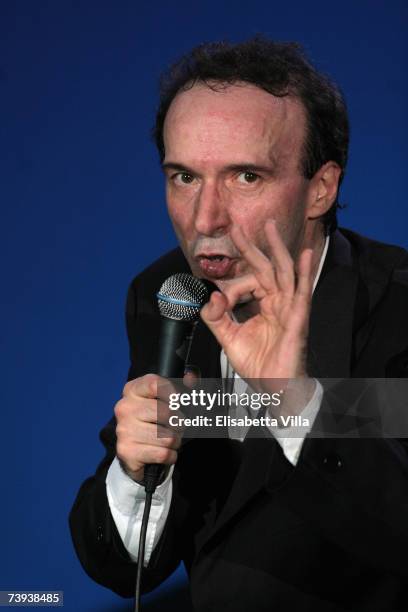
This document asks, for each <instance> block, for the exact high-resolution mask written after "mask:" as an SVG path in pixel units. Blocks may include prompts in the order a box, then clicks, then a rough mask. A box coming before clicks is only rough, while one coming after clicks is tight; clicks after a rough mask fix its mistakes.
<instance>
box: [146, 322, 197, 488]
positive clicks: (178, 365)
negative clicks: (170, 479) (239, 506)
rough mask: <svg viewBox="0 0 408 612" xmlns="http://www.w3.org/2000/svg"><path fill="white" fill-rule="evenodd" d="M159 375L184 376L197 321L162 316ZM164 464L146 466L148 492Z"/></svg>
mask: <svg viewBox="0 0 408 612" xmlns="http://www.w3.org/2000/svg"><path fill="white" fill-rule="evenodd" d="M161 321H162V322H161V331H160V342H159V365H158V371H157V373H158V375H159V376H163V378H183V376H184V370H185V365H186V361H187V358H188V354H189V351H190V346H191V341H192V338H193V332H194V328H195V325H196V323H195V322H191V321H177V320H174V319H168V318H167V317H162V318H161ZM162 470H163V466H162V465H160V464H159V463H149V464H148V465H145V468H144V479H143V481H144V487H145V490H146V493H154V491H155V489H156V487H157V484H158V482H159V478H160V475H161V474H162Z"/></svg>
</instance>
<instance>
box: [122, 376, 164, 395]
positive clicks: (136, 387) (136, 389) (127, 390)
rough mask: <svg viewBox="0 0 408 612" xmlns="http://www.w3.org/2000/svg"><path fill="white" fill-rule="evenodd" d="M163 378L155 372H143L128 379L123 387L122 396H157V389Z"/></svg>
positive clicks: (162, 382)
mask: <svg viewBox="0 0 408 612" xmlns="http://www.w3.org/2000/svg"><path fill="white" fill-rule="evenodd" d="M165 382H167V381H166V379H165V378H162V377H161V376H157V375H156V374H145V375H144V376H141V377H140V378H135V379H134V380H130V381H129V382H128V383H126V385H125V386H124V388H123V397H134V398H139V397H146V398H155V397H157V389H158V386H159V385H160V384H164V383H165Z"/></svg>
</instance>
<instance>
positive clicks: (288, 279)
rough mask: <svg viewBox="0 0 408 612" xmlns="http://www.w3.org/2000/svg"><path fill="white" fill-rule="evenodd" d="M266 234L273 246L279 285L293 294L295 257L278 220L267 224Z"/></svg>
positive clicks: (272, 251)
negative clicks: (288, 247) (284, 240)
mask: <svg viewBox="0 0 408 612" xmlns="http://www.w3.org/2000/svg"><path fill="white" fill-rule="evenodd" d="M265 235H266V238H267V240H268V243H269V246H270V248H271V255H272V257H273V263H274V267H275V274H276V279H277V282H278V286H279V288H280V289H282V291H284V292H285V293H291V294H293V292H294V289H295V272H294V263H293V259H292V257H291V256H290V253H289V251H288V249H287V247H286V245H285V243H284V242H283V240H282V237H281V235H280V233H279V230H278V228H277V225H276V222H275V221H274V220H273V219H270V220H269V221H267V222H266V224H265Z"/></svg>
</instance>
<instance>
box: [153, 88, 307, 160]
mask: <svg viewBox="0 0 408 612" xmlns="http://www.w3.org/2000/svg"><path fill="white" fill-rule="evenodd" d="M249 89H252V90H254V91H255V92H256V93H257V96H251V92H250V91H245V90H249ZM198 90H199V91H198ZM243 90H244V94H245V95H244V96H242V92H243ZM254 100H255V103H254ZM225 102H227V103H225ZM294 103H295V104H294ZM203 104H204V106H203ZM256 107H257V110H256V111H254V108H256ZM299 107H300V110H301V113H300V115H299ZM295 113H296V114H295ZM237 116H238V117H240V118H241V119H240V120H239V121H237ZM299 118H300V125H299ZM304 118H305V112H304V109H303V106H302V104H301V103H300V102H298V100H296V99H294V98H293V97H284V98H280V97H275V96H273V95H271V94H269V93H268V92H266V91H264V90H261V89H260V88H258V87H256V86H252V85H244V86H240V87H239V88H237V87H235V88H234V86H230V87H227V88H225V89H223V90H222V91H214V90H210V89H208V88H206V85H204V84H202V85H197V86H194V87H193V88H192V89H191V90H188V91H187V92H183V93H180V94H178V95H177V96H176V98H175V99H174V101H173V103H172V104H171V106H170V108H169V112H168V115H167V117H166V121H165V126H164V127H165V131H166V132H167V136H168V135H169V133H168V131H167V130H168V129H170V131H171V132H172V134H173V135H177V134H178V135H180V136H182V138H183V140H184V142H185V143H188V141H190V143H192V142H193V141H192V138H191V136H190V131H191V130H193V136H192V137H193V138H194V140H195V142H197V143H198V142H199V143H201V144H202V145H203V146H204V147H206V146H208V151H205V150H201V151H200V152H198V151H197V153H198V154H199V155H200V156H201V158H200V161H202V162H204V161H205V162H211V160H212V161H215V159H214V154H215V153H216V151H218V153H221V155H222V150H223V145H224V141H225V142H226V146H227V147H228V142H230V143H231V142H233V141H237V145H241V146H242V144H243V143H244V144H245V142H247V143H249V145H250V146H251V142H252V141H255V142H256V143H257V144H259V143H262V144H261V146H260V147H258V151H259V152H261V151H262V149H263V151H264V153H263V154H264V155H265V156H266V159H269V160H271V162H272V163H274V164H276V163H277V162H280V163H279V165H281V163H282V162H284V161H285V160H286V159H287V158H291V157H293V156H296V155H299V154H300V151H301V150H302V145H303V142H302V141H303V138H302V137H301V134H302V132H304V126H305V121H304ZM234 121H235V125H234ZM230 124H233V126H234V130H231V125H230ZM299 128H300V129H299ZM243 138H244V139H245V140H244V141H243V140H242V139H243ZM177 140H178V138H177ZM177 140H176V141H174V139H173V141H172V144H173V145H174V144H175V143H176V148H177ZM244 148H245V146H244ZM189 151H190V153H192V152H193V148H192V147H191V148H190V147H189ZM229 153H232V151H230V152H229ZM219 161H221V159H220V160H219ZM226 161H227V160H226ZM228 161H229V160H228Z"/></svg>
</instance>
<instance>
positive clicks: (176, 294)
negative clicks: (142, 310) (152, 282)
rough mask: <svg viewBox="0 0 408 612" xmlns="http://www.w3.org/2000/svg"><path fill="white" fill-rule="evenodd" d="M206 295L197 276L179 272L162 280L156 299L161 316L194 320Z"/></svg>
mask: <svg viewBox="0 0 408 612" xmlns="http://www.w3.org/2000/svg"><path fill="white" fill-rule="evenodd" d="M208 297H209V295H208V290H207V287H206V286H205V284H204V283H203V282H202V281H201V280H200V279H199V278H195V276H192V275H191V274H186V273H185V272H180V273H178V274H173V276H169V278H168V279H166V280H165V281H164V283H163V284H162V286H161V287H160V291H159V292H158V294H157V301H158V305H159V310H160V314H161V315H162V317H167V318H168V319H175V320H177V321H191V322H194V321H197V319H198V318H199V316H200V310H201V308H202V307H203V306H204V304H205V303H206V301H207V300H208Z"/></svg>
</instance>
